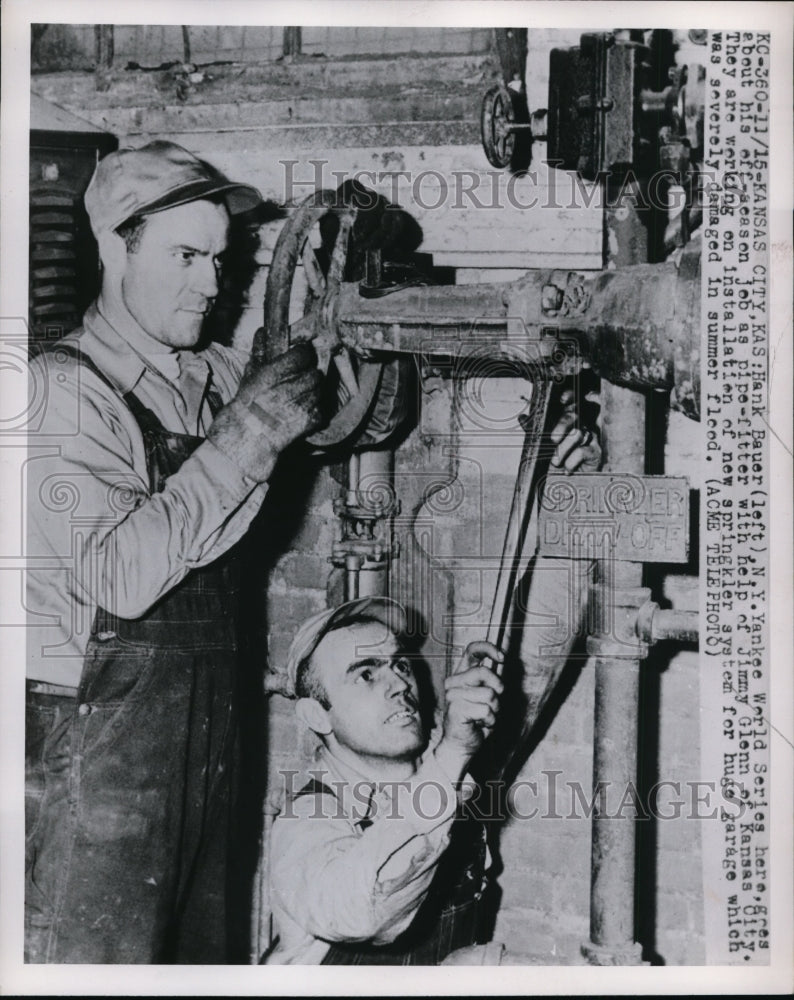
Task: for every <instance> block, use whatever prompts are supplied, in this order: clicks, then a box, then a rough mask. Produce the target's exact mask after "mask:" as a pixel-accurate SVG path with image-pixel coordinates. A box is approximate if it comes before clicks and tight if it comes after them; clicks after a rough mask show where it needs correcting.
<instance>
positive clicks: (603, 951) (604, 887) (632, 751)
mask: <svg viewBox="0 0 794 1000" xmlns="http://www.w3.org/2000/svg"><path fill="white" fill-rule="evenodd" d="M601 405H602V425H603V437H604V440H605V445H606V452H607V459H606V462H605V469H606V470H607V471H612V472H623V473H635V474H639V475H642V473H643V472H644V464H645V397H644V396H642V395H640V394H639V393H636V392H633V391H632V390H630V389H622V388H620V387H619V386H613V385H608V384H604V385H603V386H602V392H601ZM641 585H642V564H641V563H628V562H618V561H610V560H602V561H601V562H600V563H599V586H598V592H597V595H596V604H597V605H600V607H598V606H597V607H596V615H597V622H598V624H597V626H596V631H597V633H598V634H597V635H596V636H595V637H594V638H593V640H591V649H592V650H593V651H594V652H596V659H595V672H596V676H595V684H596V693H595V725H594V733H595V735H594V744H593V785H594V787H595V788H599V787H601V786H600V785H599V783H600V782H603V787H604V788H605V789H606V795H605V798H604V800H603V802H604V803H605V807H606V808H605V809H602V808H597V809H596V810H595V811H594V813H593V830H592V837H593V839H592V854H591V884H590V944H591V946H594V947H589V948H587V947H586V949H585V951H586V954H587V957H588V959H589V960H590V961H591V962H592V963H593V964H597V965H602V964H608V965H632V964H637V963H638V962H639V960H640V954H641V953H640V949H639V948H638V946H637V945H635V943H634V882H635V864H636V848H635V833H636V831H635V822H634V819H633V817H632V816H631V815H630V810H626V811H625V812H627V813H628V814H626V815H618V816H615V812H614V810H615V809H616V808H617V807H618V805H619V803H620V802H621V801H622V800H623V796H624V794H625V793H626V791H627V790H628V789H629V788H630V787H631V786H635V785H636V779H637V732H638V714H639V713H638V707H639V684H640V659H639V656H636V655H631V653H632V646H631V645H630V643H629V642H628V641H627V642H625V644H623V643H621V639H623V640H629V639H630V636H631V630H632V623H631V615H632V611H633V610H635V608H634V605H635V604H639V603H641V601H642V599H643V598H644V596H645V595H644V593H643V592H642V589H641ZM633 595H636V601H635V600H632V596H633ZM616 640H617V641H616ZM634 649H635V651H636V652H639V651H640V647H639V645H636V646H635V647H634ZM608 651H609V654H610V655H598V652H601V653H604V654H606V653H607V652H608ZM596 799H597V801H601V800H600V799H599V797H598V796H596ZM610 817H611V818H610Z"/></svg>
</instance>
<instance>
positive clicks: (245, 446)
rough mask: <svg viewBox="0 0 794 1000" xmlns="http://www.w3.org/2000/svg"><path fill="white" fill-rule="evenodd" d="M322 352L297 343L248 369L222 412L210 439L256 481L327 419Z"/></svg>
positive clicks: (211, 428) (262, 480) (263, 477)
mask: <svg viewBox="0 0 794 1000" xmlns="http://www.w3.org/2000/svg"><path fill="white" fill-rule="evenodd" d="M316 364H317V355H316V353H315V350H314V348H313V347H312V345H311V344H309V343H306V342H303V343H299V344H294V345H293V346H292V347H290V348H289V350H287V351H285V352H284V353H283V354H280V355H279V356H278V357H277V358H276V359H275V360H274V361H272V362H270V364H267V365H262V366H258V367H256V368H253V367H252V366H251V365H250V364H249V365H248V366H247V367H246V369H245V372H244V373H243V377H242V379H241V381H240V386H239V388H238V390H237V395H236V396H235V397H234V399H232V400H231V401H230V402H229V403H227V404H226V406H224V408H223V409H222V410H221V411H220V413H218V415H217V416H216V418H215V420H214V421H213V422H212V424H211V426H210V428H209V430H208V431H207V437H208V438H209V440H210V441H212V442H213V444H215V446H216V447H218V448H220V450H221V451H222V452H223V453H224V454H226V455H228V456H229V458H231V459H232V461H234V462H235V463H236V465H237V466H238V467H239V468H240V470H241V471H242V472H243V473H244V474H245V475H246V476H247V477H248V478H249V479H251V480H253V482H255V483H262V482H264V481H265V480H267V479H268V478H269V477H270V474H271V472H272V471H273V466H274V465H275V464H276V459H277V458H278V456H279V454H280V453H281V452H282V451H283V450H284V449H285V448H286V447H287V446H288V445H290V444H292V442H293V441H296V440H297V439H298V438H301V437H303V436H304V435H305V434H309V433H311V432H312V431H313V430H316V429H317V428H318V427H319V426H320V424H321V423H322V417H321V414H320V383H321V381H322V376H321V375H320V372H319V371H318V370H317V368H316V367H315V366H316Z"/></svg>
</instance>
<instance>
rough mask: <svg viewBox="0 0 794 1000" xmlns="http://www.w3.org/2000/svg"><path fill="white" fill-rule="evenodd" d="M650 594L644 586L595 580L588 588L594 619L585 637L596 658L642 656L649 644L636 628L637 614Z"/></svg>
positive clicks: (640, 657)
mask: <svg viewBox="0 0 794 1000" xmlns="http://www.w3.org/2000/svg"><path fill="white" fill-rule="evenodd" d="M650 596H651V592H650V590H649V589H648V588H647V587H630V588H616V587H608V586H605V585H604V584H603V583H599V584H596V585H595V586H594V587H593V588H592V590H591V607H592V608H593V610H594V619H595V621H594V628H593V629H592V631H591V634H590V635H589V636H588V637H587V652H588V653H589V654H590V655H591V656H597V657H598V658H599V659H618V660H644V659H645V657H646V656H647V655H648V645H647V643H646V642H645V641H644V640H643V639H642V637H641V636H640V635H639V634H638V632H637V616H638V614H639V610H640V608H642V607H643V606H644V605H645V604H647V603H649V599H650Z"/></svg>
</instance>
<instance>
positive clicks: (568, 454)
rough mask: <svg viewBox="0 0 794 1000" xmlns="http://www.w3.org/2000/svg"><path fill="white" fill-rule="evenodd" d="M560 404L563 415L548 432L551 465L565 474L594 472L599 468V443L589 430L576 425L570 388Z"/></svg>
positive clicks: (574, 403) (576, 417)
mask: <svg viewBox="0 0 794 1000" xmlns="http://www.w3.org/2000/svg"><path fill="white" fill-rule="evenodd" d="M560 403H561V404H562V406H563V414H562V416H561V417H560V419H559V420H558V421H557V423H556V424H555V426H554V429H553V430H552V432H551V440H552V443H553V444H555V445H556V446H557V447H556V448H555V450H554V454H553V455H552V457H551V464H552V467H553V468H557V469H560V470H561V471H563V472H567V473H571V472H576V471H577V470H579V471H581V472H597V471H598V469H599V468H600V467H601V445H600V444H599V442H598V438H597V437H596V435H595V434H594V432H593V431H591V430H590V429H589V428H587V427H584V428H583V427H579V426H578V423H579V418H578V416H577V413H576V396H575V394H574V392H573V390H571V389H566V390H565V392H563V394H562V395H561V396H560Z"/></svg>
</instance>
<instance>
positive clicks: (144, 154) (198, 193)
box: [85, 139, 262, 236]
mask: <svg viewBox="0 0 794 1000" xmlns="http://www.w3.org/2000/svg"><path fill="white" fill-rule="evenodd" d="M213 194H222V195H223V200H224V201H225V203H226V208H227V210H228V212H229V214H230V215H238V214H239V213H240V212H246V211H248V210H249V209H251V208H255V207H256V206H257V205H259V204H260V203H261V201H262V195H261V194H260V193H259V191H257V189H256V188H255V187H252V186H251V185H250V184H238V183H235V182H234V181H230V180H229V178H228V177H226V176H225V175H224V174H222V173H221V172H220V170H216V169H215V167H213V166H212V165H211V164H209V163H206V162H205V161H204V160H200V159H199V158H198V157H197V156H194V155H193V154H192V153H189V152H188V151H187V150H186V149H183V148H182V147H181V146H177V145H176V143H173V142H165V141H163V140H160V139H158V140H157V141H156V142H150V143H148V144H147V145H146V146H141V147H140V149H130V148H124V149H119V150H117V151H116V152H114V153H108V155H107V156H106V157H105V158H104V159H102V160H100V161H99V163H98V164H97V168H96V170H95V171H94V176H93V177H92V178H91V181H90V183H89V185H88V188H87V190H86V193H85V207H86V211H87V212H88V217H89V219H90V220H91V228H92V229H93V230H94V235H95V236H98V235H99V234H100V233H101V232H102V231H108V230H113V229H116V228H117V227H118V226H120V225H121V223H122V222H125V221H126V220H127V219H130V218H132V216H133V215H149V214H151V213H152V212H162V211H163V210H164V209H166V208H174V207H175V206H176V205H184V204H186V203H187V202H190V201H196V200H197V199H199V198H207V197H209V196H210V195H213Z"/></svg>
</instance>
